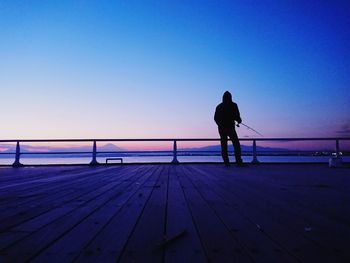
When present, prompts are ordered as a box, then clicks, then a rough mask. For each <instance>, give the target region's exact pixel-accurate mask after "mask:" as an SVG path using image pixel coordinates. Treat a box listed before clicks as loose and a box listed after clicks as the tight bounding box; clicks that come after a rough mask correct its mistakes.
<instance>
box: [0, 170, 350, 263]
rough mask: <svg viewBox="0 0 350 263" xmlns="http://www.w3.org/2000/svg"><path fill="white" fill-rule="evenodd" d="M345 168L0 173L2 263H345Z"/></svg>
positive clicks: (349, 234)
mask: <svg viewBox="0 0 350 263" xmlns="http://www.w3.org/2000/svg"><path fill="white" fill-rule="evenodd" d="M349 189H350V169H329V168H327V166H326V165H319V164H310V165H305V164H304V165H297V164H290V165H272V164H271V165H268V164H266V165H259V166H249V167H245V168H237V167H231V168H225V167H223V166H221V165H217V164H215V165H214V164H187V165H186V164H184V165H122V166H101V167H86V166H85V167H83V166H81V167H79V166H78V167H35V168H31V167H26V168H21V169H14V168H1V169H0V203H1V213H0V261H1V262H3V261H4V262H24V261H28V260H32V261H33V262H72V261H75V262H116V261H117V262H232V261H235V262H349V261H350V251H349V249H348V246H349V244H350V209H349V204H350V193H349Z"/></svg>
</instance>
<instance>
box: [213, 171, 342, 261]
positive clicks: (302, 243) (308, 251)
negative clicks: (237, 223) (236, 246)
mask: <svg viewBox="0 0 350 263" xmlns="http://www.w3.org/2000/svg"><path fill="white" fill-rule="evenodd" d="M213 171H214V172H217V170H216V169H213ZM225 171H230V170H225ZM231 173H232V170H231ZM212 178H214V177H213V176H212ZM207 180H208V178H207ZM214 180H216V183H215V184H216V185H217V186H219V188H217V189H218V192H220V193H221V194H224V195H225V198H226V200H228V201H229V202H232V200H234V201H233V203H234V204H235V205H236V206H238V207H241V209H240V211H241V212H242V213H243V214H245V215H246V216H247V217H248V218H250V220H251V221H252V222H255V224H256V225H259V226H260V228H261V229H264V231H265V232H266V233H268V235H269V236H270V237H271V238H273V239H274V240H276V242H279V243H280V244H281V245H282V246H284V247H285V248H286V249H288V251H289V252H290V253H292V254H293V255H294V256H295V257H298V258H299V259H301V260H306V261H310V260H318V261H319V262H324V261H326V260H336V259H339V260H341V255H338V254H337V253H334V252H333V251H330V250H329V248H327V247H325V248H323V247H321V246H320V245H319V244H317V243H315V242H313V241H312V240H309V239H308V238H307V237H306V236H305V235H304V233H301V231H299V230H298V231H296V230H295V229H294V224H295V221H297V220H298V216H295V215H294V216H293V214H292V213H291V212H288V210H286V209H285V208H283V207H282V206H280V205H278V202H280V201H279V200H280V196H278V195H277V196H275V197H274V198H272V199H270V200H269V201H265V199H266V198H268V197H270V196H271V195H272V194H273V193H272V192H271V191H269V189H266V188H265V189H261V191H259V194H257V192H256V190H255V189H254V187H244V184H243V185H242V183H239V180H237V179H235V180H233V177H232V174H230V173H229V172H226V175H225V174H221V175H220V176H219V177H218V178H216V179H214ZM233 181H234V182H235V184H234V185H232V182H233ZM215 184H214V185H215ZM212 185H213V184H212ZM266 193H268V194H266ZM286 207H288V206H286ZM288 208H289V209H290V207H288ZM282 215H286V217H285V218H284V220H282V219H281V216H282ZM302 231H304V228H303V229H302Z"/></svg>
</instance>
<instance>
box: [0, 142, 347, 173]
mask: <svg viewBox="0 0 350 263" xmlns="http://www.w3.org/2000/svg"><path fill="white" fill-rule="evenodd" d="M211 141H217V142H219V141H220V139H218V138H167V139H26V140H0V143H15V144H16V148H15V152H0V155H1V154H6V155H9V154H12V155H13V154H14V155H15V161H14V163H13V164H12V166H14V167H20V166H22V165H23V164H22V163H21V162H20V157H21V155H23V154H31V155H35V154H40V155H49V154H50V155H51V154H63V155H64V154H67V155H72V154H91V155H92V159H91V162H90V165H98V164H99V163H98V161H97V155H98V154H102V153H104V154H112V153H119V154H120V153H152V154H155V156H157V155H156V154H161V153H162V154H168V155H171V156H172V161H171V163H172V164H177V163H179V160H178V155H179V153H187V155H182V156H190V155H189V154H190V153H191V152H192V153H194V152H202V153H204V152H207V153H213V152H215V153H218V151H189V150H186V151H181V150H180V151H179V150H178V149H177V143H178V142H211ZM240 141H241V142H242V141H251V142H252V154H251V155H252V157H253V159H252V163H259V160H258V151H257V142H263V141H264V142H292V141H315V142H316V141H333V142H334V146H335V149H334V150H335V155H336V156H339V153H340V146H339V142H340V141H350V138H346V137H339V138H334V137H333V138H242V139H240ZM43 142H47V143H52V142H56V143H57V142H75V143H76V142H90V143H92V150H91V151H90V152H87V151H77V152H73V151H57V152H56V151H55V152H28V151H26V152H21V143H43ZM97 142H172V144H173V150H172V151H98V147H97ZM159 156H162V155H159ZM207 156H210V154H208V155H207Z"/></svg>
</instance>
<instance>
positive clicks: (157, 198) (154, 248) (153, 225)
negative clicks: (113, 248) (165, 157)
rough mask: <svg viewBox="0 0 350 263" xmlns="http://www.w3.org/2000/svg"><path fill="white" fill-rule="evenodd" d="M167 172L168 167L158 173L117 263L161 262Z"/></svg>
mask: <svg viewBox="0 0 350 263" xmlns="http://www.w3.org/2000/svg"><path fill="white" fill-rule="evenodd" d="M168 171H169V167H168V166H167V167H166V169H164V170H161V171H160V177H159V180H158V183H157V185H156V186H155V187H154V190H153V191H152V193H151V196H150V198H149V200H148V202H147V204H146V206H145V209H144V211H143V212H142V214H141V217H140V219H139V220H138V222H137V224H136V226H135V228H134V229H133V231H132V233H131V235H130V237H129V238H128V241H127V243H126V245H125V247H124V249H123V250H122V253H121V255H120V257H119V258H118V262H162V259H163V249H162V248H160V245H161V243H162V241H163V237H164V234H165V213H166V202H167V191H168V180H169V172H168Z"/></svg>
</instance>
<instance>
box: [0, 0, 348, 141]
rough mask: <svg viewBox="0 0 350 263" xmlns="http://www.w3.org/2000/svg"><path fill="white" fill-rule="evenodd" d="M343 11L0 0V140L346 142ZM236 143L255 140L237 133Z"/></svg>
mask: <svg viewBox="0 0 350 263" xmlns="http://www.w3.org/2000/svg"><path fill="white" fill-rule="evenodd" d="M349 28H350V4H348V3H347V1H130V0H129V1H0V58H1V59H0V89H1V95H2V96H1V104H0V110H1V115H0V120H1V125H2V129H1V130H0V138H3V139H10V138H23V139H24V138H92V137H93V138H105V137H109V138H155V137H161V138H164V137H216V136H217V129H216V126H215V123H214V122H213V114H214V110H215V106H216V105H217V104H218V103H219V102H220V101H221V96H222V94H223V92H224V91H225V90H229V91H231V92H232V94H233V98H234V100H235V101H236V102H237V103H238V105H239V108H240V111H241V115H242V119H243V122H245V123H246V124H248V125H250V126H252V127H254V128H255V129H256V130H258V131H260V132H261V133H263V134H264V135H265V137H299V136H306V137H318V136H340V135H349V134H350V118H349V113H350V104H349V101H350V93H349V83H350V74H349V72H350V29H349ZM238 130H239V135H240V136H242V137H247V136H248V137H252V136H255V134H254V133H252V132H250V131H249V130H247V129H245V128H239V129H238Z"/></svg>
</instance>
